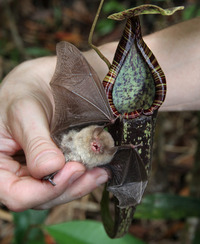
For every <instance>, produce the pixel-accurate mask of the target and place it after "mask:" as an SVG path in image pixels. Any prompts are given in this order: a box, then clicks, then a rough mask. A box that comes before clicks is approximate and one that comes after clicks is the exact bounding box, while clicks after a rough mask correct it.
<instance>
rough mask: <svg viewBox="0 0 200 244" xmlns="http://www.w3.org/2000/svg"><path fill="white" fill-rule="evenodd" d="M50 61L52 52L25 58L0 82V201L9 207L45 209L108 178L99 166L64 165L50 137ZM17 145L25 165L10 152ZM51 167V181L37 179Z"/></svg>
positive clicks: (71, 197)
mask: <svg viewBox="0 0 200 244" xmlns="http://www.w3.org/2000/svg"><path fill="white" fill-rule="evenodd" d="M55 64H56V58H55V57H46V58H40V59H35V60H31V61H27V62H24V63H22V64H21V65H19V66H18V67H16V68H15V69H14V70H13V71H12V72H10V73H9V74H8V76H7V77H5V79H4V80H3V82H2V84H1V86H0V202H1V203H3V204H5V205H6V206H7V207H8V208H9V209H11V210H13V211H22V210H25V209H28V208H37V209H46V208H50V207H53V206H55V205H58V204H62V203H66V202H69V201H72V200H74V199H76V198H79V197H81V196H83V195H86V194H88V193H89V192H90V191H92V190H93V189H94V188H96V187H97V186H98V185H100V184H102V183H104V182H105V181H107V178H108V176H107V173H106V172H105V171H104V170H103V169H100V168H95V169H92V170H90V171H86V169H85V167H84V166H83V165H82V164H80V163H78V162H69V163H67V164H65V159H64V156H63V154H62V152H61V151H60V150H59V149H58V148H57V147H56V145H55V144H54V143H53V141H52V140H51V137H50V133H49V124H50V121H51V117H52V114H53V97H52V94H51V90H50V87H49V81H50V80H51V77H52V75H53V72H54V70H55ZM21 149H23V151H24V154H25V157H26V165H22V164H20V162H19V161H18V160H16V159H17V158H16V157H14V155H15V154H16V153H17V152H18V151H19V150H21ZM56 171H59V172H58V173H57V174H56V175H55V177H54V182H55V183H56V186H52V185H51V184H50V183H49V182H47V181H44V180H41V179H42V178H43V177H44V176H46V175H49V174H51V173H53V172H56Z"/></svg>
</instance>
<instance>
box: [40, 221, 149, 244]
mask: <svg viewBox="0 0 200 244" xmlns="http://www.w3.org/2000/svg"><path fill="white" fill-rule="evenodd" d="M44 229H45V230H47V231H48V232H49V234H50V235H51V236H52V237H53V238H54V239H55V240H56V242H57V243H58V244H66V243H73V244H94V243H95V244H102V243H103V244H145V243H144V242H143V241H141V240H139V239H137V238H134V237H133V236H131V235H126V236H125V237H123V238H121V239H110V238H109V237H108V236H107V235H106V233H105V230H104V228H103V225H102V224H101V223H100V222H96V221H92V220H85V221H71V222H67V223H62V224H57V225H52V226H44Z"/></svg>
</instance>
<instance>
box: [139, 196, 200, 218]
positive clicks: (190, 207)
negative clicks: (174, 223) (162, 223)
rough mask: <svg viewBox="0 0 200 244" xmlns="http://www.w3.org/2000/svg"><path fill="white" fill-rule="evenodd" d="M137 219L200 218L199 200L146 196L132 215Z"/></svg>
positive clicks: (180, 197)
mask: <svg viewBox="0 0 200 244" xmlns="http://www.w3.org/2000/svg"><path fill="white" fill-rule="evenodd" d="M134 217H135V218H139V219H173V220H174V219H181V218H188V217H200V199H196V198H192V197H182V196H176V195H170V194H164V193H163V194H162V193H158V194H154V195H148V196H146V197H145V198H144V199H143V201H142V204H140V205H138V206H137V208H136V212H135V215H134Z"/></svg>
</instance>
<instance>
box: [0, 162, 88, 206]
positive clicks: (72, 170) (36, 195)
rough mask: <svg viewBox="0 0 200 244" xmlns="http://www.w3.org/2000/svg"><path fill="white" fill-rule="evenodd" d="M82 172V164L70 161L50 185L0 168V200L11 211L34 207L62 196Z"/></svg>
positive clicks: (83, 170) (83, 169)
mask: <svg viewBox="0 0 200 244" xmlns="http://www.w3.org/2000/svg"><path fill="white" fill-rule="evenodd" d="M84 172H85V167H84V166H83V165H82V164H80V163H77V162H70V163H68V164H66V165H65V168H64V169H63V170H61V171H60V172H59V173H58V174H57V175H56V176H55V179H54V181H55V183H56V186H52V185H51V184H50V183H49V182H47V181H42V180H37V179H34V178H32V177H31V176H24V177H18V176H16V175H15V174H13V173H12V172H10V171H7V170H3V169H0V185H1V187H0V202H2V203H3V204H4V205H6V206H7V207H8V208H9V209H10V210H12V211H23V210H26V209H29V208H34V207H35V206H39V205H42V204H45V203H46V202H49V201H52V200H53V199H54V198H59V196H62V194H63V193H64V192H65V189H66V188H68V186H70V185H73V182H74V181H76V180H77V178H79V177H80V176H81V175H83V174H84ZM70 195H71V194H70Z"/></svg>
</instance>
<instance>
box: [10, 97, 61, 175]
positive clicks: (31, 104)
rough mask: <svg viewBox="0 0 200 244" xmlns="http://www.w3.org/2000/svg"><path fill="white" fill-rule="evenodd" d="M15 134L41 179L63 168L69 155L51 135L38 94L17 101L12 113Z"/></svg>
mask: <svg viewBox="0 0 200 244" xmlns="http://www.w3.org/2000/svg"><path fill="white" fill-rule="evenodd" d="M8 121H9V123H8V124H9V127H10V130H11V133H12V136H13V138H14V139H15V140H16V142H17V143H18V144H19V145H20V146H21V147H22V149H23V150H24V153H25V156H26V162H27V167H28V170H29V172H30V174H31V175H32V176H33V177H35V178H38V179H41V178H42V177H44V176H46V175H49V174H51V173H54V172H56V171H58V170H60V169H61V168H62V167H63V166H64V164H65V159H64V156H63V154H62V152H61V151H60V150H59V149H58V148H57V146H56V145H55V144H54V142H53V141H52V139H51V137H50V132H49V122H48V119H47V114H46V112H45V110H44V108H43V106H42V105H41V103H40V102H39V101H37V100H36V99H35V98H21V99H18V100H17V101H15V103H13V105H12V106H10V110H9V113H8Z"/></svg>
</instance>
